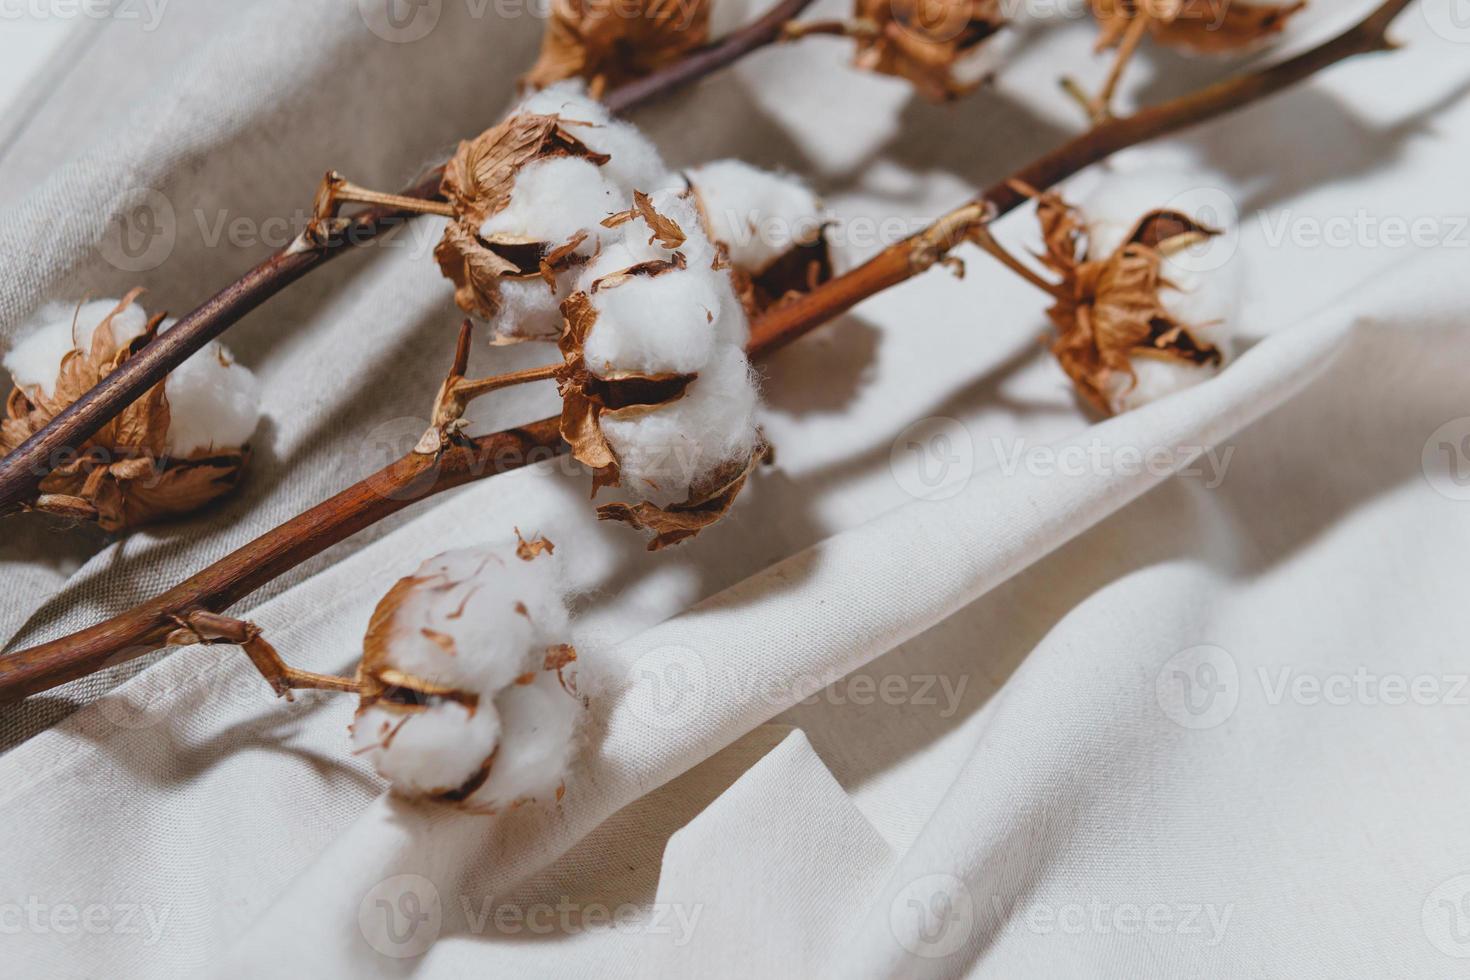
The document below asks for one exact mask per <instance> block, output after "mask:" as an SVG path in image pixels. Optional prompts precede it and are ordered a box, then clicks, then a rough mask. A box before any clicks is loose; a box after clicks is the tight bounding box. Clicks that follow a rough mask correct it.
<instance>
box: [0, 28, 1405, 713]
mask: <svg viewBox="0 0 1470 980" xmlns="http://www.w3.org/2000/svg"><path fill="white" fill-rule="evenodd" d="M1408 3H1409V0H1386V2H1385V3H1384V4H1383V5H1382V6H1380V7H1379V8H1378V9H1377V10H1376V11H1374V13H1373V14H1371V15H1370V16H1369V17H1368V18H1367V19H1366V20H1364V21H1362V22H1361V23H1359V24H1358V25H1356V26H1355V27H1352V28H1350V29H1349V30H1347V31H1346V32H1345V33H1343V34H1341V35H1339V36H1338V37H1336V38H1334V39H1332V40H1330V41H1327V42H1326V43H1324V44H1322V45H1321V46H1320V47H1317V48H1314V49H1313V50H1311V51H1308V52H1306V53H1305V54H1303V55H1300V56H1298V57H1296V58H1293V59H1291V60H1290V61H1287V62H1284V63H1282V64H1280V65H1277V66H1275V67H1272V68H1267V69H1265V70H1263V71H1261V72H1258V73H1255V74H1251V75H1246V76H1243V77H1241V78H1238V79H1236V80H1234V81H1230V82H1224V83H1221V84H1218V85H1214V86H1211V87H1209V88H1207V89H1205V90H1203V91H1201V92H1198V93H1196V94H1193V95H1188V96H1184V97H1183V98H1180V99H1176V100H1174V101H1172V102H1169V103H1165V104H1164V105H1160V106H1158V107H1157V108H1154V109H1151V110H1146V111H1144V112H1140V113H1138V114H1136V115H1134V116H1130V117H1127V118H1122V119H1114V120H1111V121H1109V122H1107V123H1105V124H1103V125H1101V126H1099V127H1097V128H1096V129H1094V130H1093V131H1092V132H1090V133H1088V134H1086V135H1084V136H1081V137H1079V138H1077V139H1075V140H1073V141H1071V142H1069V143H1067V144H1066V145H1065V146H1063V147H1061V148H1060V149H1058V150H1056V151H1055V152H1053V153H1050V154H1048V155H1047V156H1045V157H1042V158H1041V159H1040V160H1038V161H1036V162H1035V163H1033V164H1031V165H1030V166H1028V167H1025V168H1023V169H1022V170H1021V171H1020V172H1019V173H1018V174H1016V175H1014V176H1013V177H1011V178H1008V179H1007V180H1005V181H1002V182H1000V183H999V184H997V185H996V186H995V187H993V188H991V189H990V190H989V191H987V192H986V193H985V194H984V195H983V196H982V198H981V203H977V202H970V203H968V204H966V205H964V206H963V207H960V208H957V209H955V210H954V211H951V212H950V213H948V214H946V215H944V216H943V217H942V218H941V219H940V220H939V221H937V222H936V223H935V224H934V225H933V226H931V227H930V228H929V229H926V230H925V231H923V232H920V233H919V234H918V235H915V236H913V237H912V238H909V239H905V240H904V241H903V242H900V243H898V244H897V245H893V246H890V247H889V248H887V249H885V250H884V251H883V252H881V253H879V254H878V256H876V257H875V258H873V259H872V260H870V261H868V262H867V263H865V264H863V265H861V266H859V267H858V268H857V269H855V270H853V271H852V272H849V273H847V274H845V275H842V276H838V277H836V278H834V279H832V280H829V281H828V282H827V283H825V284H824V285H822V286H820V287H818V288H817V289H815V290H814V291H812V292H811V293H808V294H806V295H805V296H803V297H800V298H797V299H794V300H791V301H789V302H787V303H784V304H782V305H780V306H778V307H776V308H775V309H773V310H772V311H771V312H769V313H767V314H766V315H765V316H762V317H760V318H759V319H757V320H756V321H755V323H754V324H752V330H751V345H750V347H751V351H752V354H766V353H769V352H771V351H773V350H775V349H777V348H779V347H781V346H784V345H785V344H788V343H790V342H791V341H793V340H795V339H797V338H798V337H801V336H803V335H804V334H806V333H807V332H809V331H810V330H812V329H813V328H815V327H816V326H818V325H820V324H822V323H825V322H828V321H830V320H832V319H833V318H835V317H837V316H838V315H840V314H841V313H843V312H844V311H846V310H848V309H850V308H851V307H852V306H854V305H856V304H857V303H858V302H859V301H861V300H863V299H866V298H867V297H869V296H872V295H873V294H875V293H877V292H880V291H881V290H883V289H886V288H888V287H889V286H893V285H896V284H898V283H900V282H903V281H905V280H907V279H909V278H912V277H913V276H915V275H917V274H919V273H920V272H922V271H924V270H925V269H928V268H932V267H933V266H934V265H935V264H936V263H937V262H939V261H941V260H942V259H943V258H944V255H945V252H946V251H947V249H949V248H953V247H954V246H956V245H958V244H959V243H960V242H962V241H965V240H968V239H969V238H970V237H971V236H972V235H973V232H974V229H975V228H977V227H980V226H981V225H983V224H984V223H985V222H987V221H988V220H990V218H991V217H992V216H993V215H995V214H1001V213H1005V212H1007V211H1010V210H1012V209H1014V208H1015V207H1017V206H1018V205H1019V204H1020V203H1022V202H1023V201H1024V200H1026V197H1025V195H1024V194H1022V193H1021V192H1020V191H1019V190H1017V189H1016V188H1015V187H1013V186H1012V182H1013V181H1016V182H1020V183H1023V184H1029V185H1031V186H1032V187H1038V188H1047V187H1051V186H1053V185H1054V184H1055V183H1057V182H1058V181H1059V180H1061V179H1063V178H1065V177H1067V176H1070V175H1071V174H1073V173H1076V172H1077V171H1079V170H1081V169H1082V168H1084V167H1086V166H1088V165H1090V164H1092V163H1095V162H1097V161H1099V160H1101V159H1103V158H1104V157H1106V156H1108V155H1109V154H1111V153H1113V152H1115V151H1117V150H1119V149H1122V148H1124V147H1127V146H1132V145H1135V144H1138V143H1143V142H1146V141H1148V140H1151V139H1154V138H1156V137H1159V136H1163V135H1165V134H1168V133H1173V132H1176V131H1178V130H1180V129H1184V128H1186V127H1188V126H1191V125H1194V124H1196V123H1199V122H1203V121H1205V120H1208V119H1213V118H1215V117H1217V116H1220V115H1223V114H1225V113H1227V112H1230V111H1232V110H1235V109H1239V108H1241V107H1243V106H1246V105H1249V104H1251V103H1253V102H1257V101H1259V100H1261V99H1264V98H1266V97H1268V96H1270V95H1273V94H1275V93H1277V92H1279V91H1281V90H1282V89H1285V88H1287V87H1288V86H1290V85H1292V84H1294V83H1296V82H1298V81H1301V80H1302V79H1304V78H1307V77H1309V76H1311V75H1312V74H1314V73H1315V72H1318V71H1321V70H1322V69H1324V68H1327V67H1329V66H1330V65H1333V64H1336V63H1337V62H1339V61H1342V60H1344V59H1347V58H1349V57H1352V56H1354V55H1358V54H1365V53H1368V52H1373V51H1384V50H1389V49H1390V48H1391V47H1392V45H1391V44H1390V43H1389V41H1388V39H1387V36H1386V31H1387V29H1388V26H1389V24H1390V23H1391V22H1392V21H1393V19H1394V18H1395V17H1397V16H1398V14H1399V13H1401V12H1402V11H1403V9H1404V8H1405V7H1406V6H1407V5H1408ZM165 336H166V335H165ZM462 336H463V335H462ZM462 345H463V340H462V343H461V346H462ZM456 362H458V358H456ZM565 451H566V445H565V443H563V442H562V440H561V436H560V432H559V428H558V419H555V418H550V419H542V420H541V421H539V422H533V423H531V424H530V425H528V426H525V427H522V428H518V429H510V430H507V431H505V432H497V433H494V434H491V435H487V436H481V437H479V438H477V439H473V440H465V441H464V442H462V443H458V444H451V445H449V446H447V447H446V448H444V449H443V450H442V451H441V452H439V453H438V454H436V455H422V454H416V453H410V454H409V455H407V456H405V457H403V458H402V459H400V460H398V461H396V462H394V463H391V464H389V465H388V466H387V467H385V468H384V469H382V470H380V471H379V472H378V473H376V474H374V475H373V476H370V477H368V478H367V479H366V480H363V481H360V482H359V483H356V484H354V485H353V486H351V487H349V488H347V489H346V490H344V491H342V492H341V493H339V494H337V495H336V496H335V497H332V498H331V499H329V500H327V501H324V502H323V503H321V504H318V505H317V506H316V507H313V508H312V509H311V510H309V511H307V512H306V513H304V514H302V515H300V516H299V517H296V518H294V519H293V520H291V521H288V522H287V523H285V524H283V525H281V526H280V527H277V528H275V529H274V530H271V531H268V532H266V533H265V534H264V535H262V536H261V537H259V538H257V539H256V540H254V541H252V542H250V543H249V544H247V545H245V546H244V547H242V548H240V549H238V550H236V551H234V552H232V553H231V554H229V555H227V556H225V557H224V558H222V559H220V560H219V561H217V562H215V563H214V564H213V565H210V566H209V567H208V568H206V569H204V570H203V571H201V572H199V573H198V574H196V575H194V576H192V577H191V578H189V579H187V580H185V581H184V582H181V583H180V584H179V585H177V586H175V587H174V588H172V589H170V590H169V591H167V592H165V593H163V594H162V595H160V596H158V597H157V598H154V599H151V600H149V601H148V602H145V603H143V604H142V605H139V606H136V607H134V608H133V609H130V610H128V611H126V612H124V613H121V614H120V615H118V616H115V617H113V618H112V619H110V620H108V621H106V622H104V623H100V624H98V625H96V626H92V627H89V628H87V629H84V630H81V631H80V632H77V633H73V634H72V635H70V636H67V637H62V638H61V639H58V640H53V641H51V642H49V643H45V644H42V645H40V646H36V647H31V648H30V649H28V650H22V651H20V652H18V653H15V654H12V655H10V656H6V657H0V701H6V700H13V699H15V698H19V697H24V696H25V695H28V694H34V693H36V692H38V691H44V690H47V689H49V688H52V687H55V686H57V685H58V684H61V683H64V682H66V681H69V680H73V679H75V678H78V677H83V676H85V675H87V674H90V673H93V672H94V671H97V670H100V669H102V668H103V667H105V666H109V665H111V664H114V663H120V662H122V661H125V660H129V659H132V658H134V657H138V656H142V655H143V654H145V653H149V652H151V651H152V650H154V649H157V648H158V646H159V645H161V643H162V642H163V641H164V639H165V638H166V637H167V635H168V633H169V632H170V631H171V630H173V629H174V628H176V625H177V623H178V620H179V618H180V617H183V616H187V615H189V614H190V613H192V612H193V611H195V610H201V609H203V610H212V611H216V612H220V611H223V610H225V609H226V608H228V607H229V606H230V605H232V604H234V603H236V602H238V601H240V600H241V599H242V598H244V597H245V596H247V595H249V594H250V593H251V592H253V591H255V590H256V589H258V588H260V587H261V586H262V585H264V584H265V583H267V582H269V581H271V580H272V579H274V578H276V577H277V576H279V575H282V574H284V573H285V572H287V571H289V570H290V569H292V568H294V567H296V566H297V565H299V564H301V563H302V562H303V561H306V560H307V559H309V558H311V557H312V556H314V555H317V554H319V553H320V552H322V551H323V550H324V549H326V548H328V547H330V546H331V545H333V544H336V543H337V542H339V541H342V540H343V539H345V538H347V537H349V536H351V535H352V534H354V533H356V532H357V531H359V530H361V529H363V528H365V527H368V526H369V525H371V524H374V523H376V522H377V521H380V520H382V519H383V518H385V517H387V516H389V515H390V514H393V513H396V512H397V511H399V510H402V509H403V508H404V507H406V506H408V505H409V504H411V503H415V502H417V501H419V500H422V499H424V498H425V497H428V496H430V495H432V494H435V493H439V492H440V491H443V490H448V489H450V488H452V487H457V486H461V485H463V484H465V483H469V482H471V481H474V480H478V479H483V478H485V477H488V476H494V475H496V474H498V473H504V472H507V471H509V470H513V469H517V468H519V467H521V466H524V465H527V464H528V463H533V462H536V461H538V460H539V459H544V458H548V457H550V456H553V455H556V454H558V453H561V452H565Z"/></svg>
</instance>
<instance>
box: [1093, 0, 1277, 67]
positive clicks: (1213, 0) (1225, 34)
mask: <svg viewBox="0 0 1470 980" xmlns="http://www.w3.org/2000/svg"><path fill="white" fill-rule="evenodd" d="M1090 2H1091V4H1092V12H1093V16H1094V17H1096V18H1097V20H1098V23H1099V24H1100V25H1101V26H1102V36H1101V37H1100V38H1099V39H1098V48H1099V49H1100V50H1101V49H1104V48H1109V47H1113V46H1114V45H1116V44H1117V43H1118V42H1119V41H1121V40H1122V38H1123V35H1124V34H1125V33H1126V32H1127V30H1128V24H1129V23H1130V22H1131V21H1132V20H1133V18H1135V17H1138V16H1144V17H1147V18H1149V32H1150V33H1151V34H1153V36H1154V37H1155V39H1157V40H1158V41H1159V42H1160V43H1162V44H1167V45H1169V46H1171V47H1176V48H1183V49H1185V50H1188V51H1196V52H1201V53H1206V54H1223V53H1229V52H1233V51H1242V50H1247V49H1249V48H1251V47H1254V46H1255V45H1258V44H1260V43H1262V42H1264V41H1267V40H1269V39H1270V38H1272V37H1274V36H1275V35H1277V34H1279V33H1281V31H1282V30H1283V29H1284V28H1285V27H1286V23H1287V21H1288V20H1289V19H1290V18H1291V16H1292V15H1293V14H1295V13H1296V12H1297V11H1299V10H1301V9H1302V8H1303V7H1305V6H1306V2H1305V0H1299V2H1290V3H1259V2H1252V3H1244V2H1240V0H1090Z"/></svg>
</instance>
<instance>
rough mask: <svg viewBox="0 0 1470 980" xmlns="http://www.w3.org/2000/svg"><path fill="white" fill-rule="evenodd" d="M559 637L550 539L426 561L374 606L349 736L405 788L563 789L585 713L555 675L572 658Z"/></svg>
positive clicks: (561, 605)
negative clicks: (574, 737) (576, 732)
mask: <svg viewBox="0 0 1470 980" xmlns="http://www.w3.org/2000/svg"><path fill="white" fill-rule="evenodd" d="M567 632H568V621H567V611H566V603H565V590H564V588H563V586H562V585H561V579H560V565H559V563H558V562H557V561H556V559H555V557H554V556H553V554H552V548H551V545H550V544H549V543H548V542H545V541H544V540H541V539H536V541H535V542H526V541H524V540H521V541H519V542H518V544H517V545H516V546H515V547H510V546H508V544H504V543H503V544H501V545H498V546H480V547H473V548H460V549H456V550H453V551H447V552H445V553H443V554H441V555H437V556H435V557H434V558H431V559H429V560H428V561H426V562H424V563H423V564H422V565H420V566H419V568H418V569H417V570H416V571H415V572H414V574H413V575H411V576H409V577H407V578H404V579H402V580H400V581H399V582H398V584H397V585H395V586H394V587H393V588H392V589H391V590H389V592H388V594H387V595H385V596H384V597H383V599H382V601H381V602H379V604H378V607H377V609H376V610H375V611H374V613H373V618H372V622H371V624H370V626H369V627H368V632H367V636H366V637H365V638H364V641H363V660H362V665H361V667H360V668H359V671H358V678H359V684H360V687H361V690H362V703H361V705H360V706H359V708H358V712H357V720H356V721H355V722H354V725H353V731H352V737H353V744H354V745H355V746H356V747H358V748H359V749H360V750H362V751H364V752H371V753H372V756H371V758H372V761H373V763H374V765H375V766H376V767H377V769H378V771H379V773H380V774H381V775H383V776H384V777H385V778H387V779H389V780H390V781H391V782H392V783H393V786H394V789H395V791H397V792H399V793H401V794H404V795H408V796H431V797H438V798H441V799H445V798H447V799H450V800H454V801H466V802H468V803H470V804H471V805H480V804H484V803H485V802H486V798H485V797H483V796H481V795H479V794H477V793H472V792H471V791H472V790H474V789H476V788H477V787H480V784H481V783H484V785H491V784H493V785H495V786H497V787H500V788H499V789H497V790H496V792H497V793H500V792H502V791H503V790H504V791H507V792H508V791H509V790H507V789H506V788H507V787H509V789H511V790H516V793H513V794H512V795H511V796H510V797H509V798H507V799H505V800H503V801H502V802H514V801H515V800H516V799H518V798H519V796H518V795H516V794H517V793H519V792H520V791H521V790H522V789H524V788H526V787H530V788H531V789H535V790H539V789H540V788H541V786H542V785H543V783H542V781H544V782H545V784H548V785H550V786H551V787H553V788H555V787H557V786H560V784H561V782H562V779H563V778H564V776H565V770H566V766H567V763H568V761H569V760H570V758H571V752H572V734H573V731H574V729H575V727H576V724H577V720H578V719H579V717H580V715H581V711H582V707H583V705H582V702H581V700H580V699H579V698H577V697H576V696H574V695H573V694H572V693H570V691H569V689H568V687H567V686H566V684H565V678H564V677H563V675H562V669H563V668H564V667H565V666H566V665H567V663H568V662H570V661H572V660H574V659H575V653H574V652H573V651H572V649H571V647H570V646H567V645H566V643H565V639H566V635H567ZM423 705H427V710H421V706H423ZM471 709H473V710H471ZM405 718H407V719H408V720H407V721H406V722H405V723H404V726H403V728H402V729H401V730H399V731H398V733H397V734H390V737H387V738H385V737H384V735H385V733H392V732H394V731H395V729H394V728H393V727H392V725H396V724H398V723H399V722H403V721H404V719H405ZM385 722H388V723H390V725H389V726H388V727H386V728H385V726H384V723H385ZM405 735H407V736H409V737H408V738H407V739H406V740H405V741H403V742H402V743H401V744H400V739H403V738H404V736H405ZM385 741H386V742H387V744H386V745H380V744H379V743H382V742H385ZM487 766H488V767H487ZM502 769H504V770H506V771H505V772H502V771H501V770H502ZM530 769H534V770H535V771H534V772H530V771H528V770H530ZM471 779H474V780H476V783H475V785H473V786H471V785H467V784H469V783H470V781H471ZM486 780H488V782H486ZM481 788H482V787H481ZM446 794H448V795H446Z"/></svg>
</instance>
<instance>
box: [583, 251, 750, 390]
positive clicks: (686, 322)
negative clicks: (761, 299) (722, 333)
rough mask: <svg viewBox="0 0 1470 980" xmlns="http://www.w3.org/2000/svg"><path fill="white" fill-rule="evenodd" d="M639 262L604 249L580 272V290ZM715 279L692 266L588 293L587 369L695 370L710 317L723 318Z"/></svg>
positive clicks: (707, 347) (710, 334) (704, 354)
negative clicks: (591, 317) (591, 315)
mask: <svg viewBox="0 0 1470 980" xmlns="http://www.w3.org/2000/svg"><path fill="white" fill-rule="evenodd" d="M668 254H669V253H667V252H666V253H664V257H665V258H667V257H668ZM638 261H642V260H640V259H638V258H636V257H635V256H634V255H633V254H631V253H630V252H629V250H628V249H626V248H624V247H622V246H614V247H612V248H609V249H608V250H607V251H605V252H604V253H603V254H602V256H600V257H599V259H598V261H597V262H595V263H593V265H592V266H591V268H589V269H588V271H587V272H586V273H584V275H583V277H582V281H583V283H584V286H583V288H584V289H587V290H589V291H590V290H591V288H592V284H593V283H595V282H597V281H598V280H599V279H600V278H602V277H604V276H610V275H615V274H617V272H618V271H619V270H622V269H626V268H629V267H631V266H633V265H634V264H635V263H636V262H638ZM717 275H718V274H717V273H713V272H711V271H710V270H702V269H699V268H696V267H687V268H684V269H672V270H669V271H667V272H663V273H660V274H659V275H656V276H633V277H631V278H629V279H626V280H624V281H623V282H621V283H620V284H618V285H615V286H604V287H603V288H600V289H598V290H597V291H596V292H592V293H590V296H591V299H592V305H593V306H594V307H596V309H597V311H598V315H597V322H596V323H595V324H593V327H592V330H591V331H590V332H589V333H588V335H587V342H586V344H585V346H584V350H583V356H584V357H585V359H586V362H587V367H588V369H589V370H590V371H592V373H593V374H597V375H599V376H601V377H609V376H612V375H615V374H617V373H618V372H620V371H634V372H638V373H642V374H661V373H666V372H673V373H676V374H690V373H692V372H695V371H698V370H699V369H700V368H701V367H703V366H704V364H705V362H707V361H708V360H709V358H710V353H711V351H712V350H713V349H714V344H715V330H714V321H715V318H716V317H719V316H723V315H724V314H725V309H724V306H725V303H724V302H723V301H722V299H721V297H720V295H719V294H718V292H717V287H718V285H719V283H718V280H717V278H716V277H717ZM604 282H606V280H604Z"/></svg>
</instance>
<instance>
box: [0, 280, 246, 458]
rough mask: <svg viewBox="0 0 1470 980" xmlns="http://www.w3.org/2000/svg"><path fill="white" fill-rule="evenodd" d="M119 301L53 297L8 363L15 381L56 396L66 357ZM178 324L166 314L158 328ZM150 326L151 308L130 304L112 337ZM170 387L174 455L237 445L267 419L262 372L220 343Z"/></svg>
mask: <svg viewBox="0 0 1470 980" xmlns="http://www.w3.org/2000/svg"><path fill="white" fill-rule="evenodd" d="M117 304H118V301H117V300H94V301H92V302H89V303H83V304H82V305H81V307H80V308H77V307H68V306H65V305H62V304H56V303H53V304H49V305H48V306H46V307H44V308H43V309H41V310H40V311H39V312H38V313H37V314H36V315H35V316H33V317H32V318H31V320H30V321H29V324H28V325H27V327H23V328H22V333H23V334H24V339H23V340H22V341H21V342H20V343H18V344H17V345H16V346H15V348H14V349H13V350H11V351H10V353H8V354H7V355H6V356H5V359H4V365H5V368H6V370H8V371H9V372H10V374H11V378H12V379H13V380H14V382H15V384H16V385H18V386H19V387H21V388H23V389H29V388H32V387H36V388H40V389H41V391H42V393H44V394H45V395H48V396H49V395H51V394H53V393H54V391H55V386H56V378H57V373H58V372H59V370H60V368H61V362H62V359H63V358H65V356H66V355H67V354H68V353H69V352H71V351H72V350H81V351H84V352H85V351H86V350H88V349H90V347H91V343H92V337H93V334H94V333H95V332H96V329H97V327H98V326H99V325H100V324H101V323H102V322H103V321H104V320H105V319H106V318H107V315H108V314H109V313H111V312H112V311H113V310H115V309H116V308H117ZM177 322H178V321H177V320H172V319H171V320H165V321H164V322H163V323H162V324H160V325H159V332H160V333H162V332H165V331H167V330H169V329H171V328H172V327H173V325H174V324H175V323H177ZM147 325H148V314H147V312H146V311H145V310H144V309H143V308H142V307H141V306H139V305H138V304H137V303H131V304H129V305H128V306H127V308H125V309H124V310H122V311H121V312H120V313H118V315H117V316H115V317H113V319H112V337H113V342H114V343H116V344H118V345H119V346H121V345H123V344H127V343H129V342H130V341H132V340H134V339H135V338H137V337H138V336H140V335H141V334H142V333H143V330H144V328H145V327H146V326H147ZM27 331H29V332H27ZM163 391H164V396H165V397H166V398H167V399H168V407H169V426H168V434H167V436H166V439H165V447H164V448H165V450H166V451H167V452H168V454H169V455H171V456H178V457H187V456H192V455H195V454H196V453H205V452H209V451H211V450H234V449H238V448H240V447H241V446H243V445H245V443H246V442H248V441H249V440H250V437H251V435H253V434H254V432H255V427H256V425H257V424H259V422H260V385H259V383H258V382H257V381H256V379H255V375H254V374H252V373H251V372H250V370H249V369H248V368H245V367H242V366H241V365H239V364H237V363H236V362H235V359H234V358H233V357H232V356H231V355H230V352H229V351H228V350H226V349H225V347H224V346H223V345H221V344H219V343H218V342H215V341H211V342H210V343H208V344H206V345H205V346H204V347H203V348H202V349H200V350H199V352H198V353H196V354H194V356H193V357H190V358H189V359H188V360H187V361H185V362H184V363H183V364H181V365H179V366H178V367H177V368H175V369H174V370H173V372H172V373H170V374H169V376H168V379H167V380H166V381H165V382H164V386H163Z"/></svg>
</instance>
